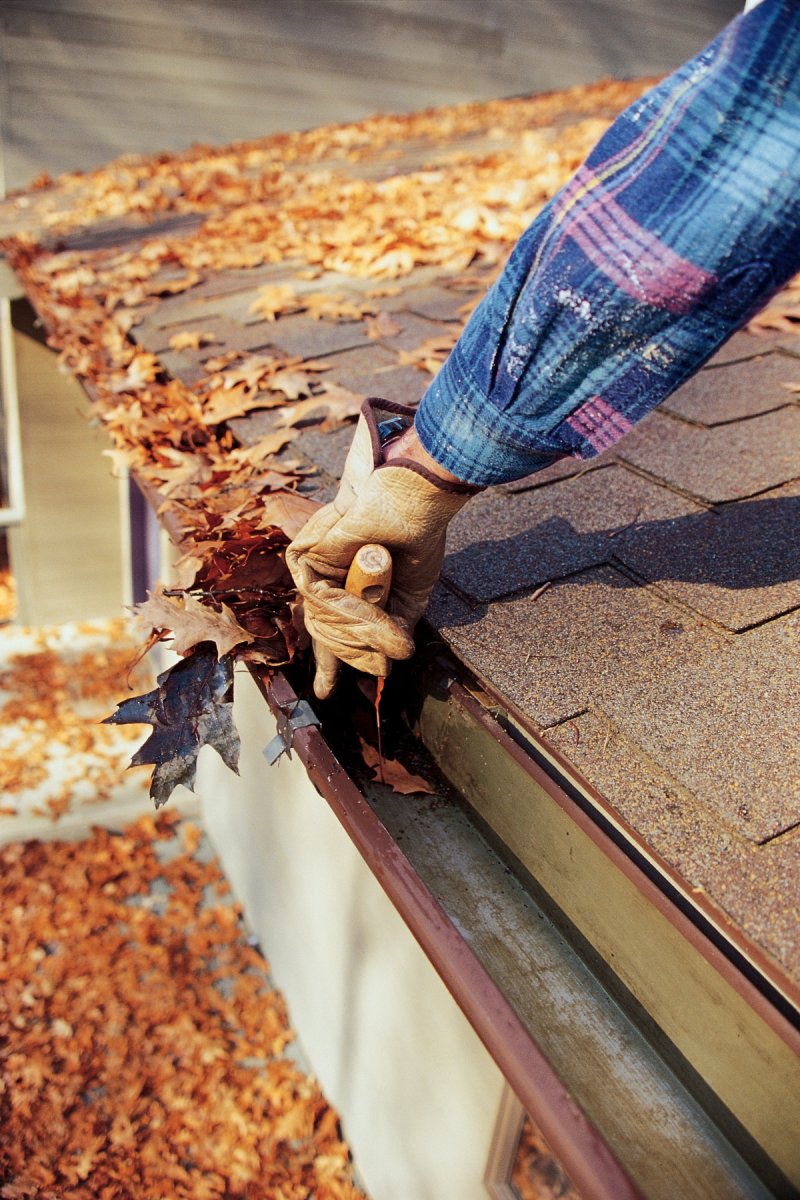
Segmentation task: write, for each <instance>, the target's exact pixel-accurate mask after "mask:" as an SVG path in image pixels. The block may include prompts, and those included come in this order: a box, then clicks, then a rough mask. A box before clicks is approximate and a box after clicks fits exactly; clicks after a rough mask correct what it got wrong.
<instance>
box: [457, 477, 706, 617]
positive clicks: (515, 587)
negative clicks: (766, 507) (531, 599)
mask: <svg viewBox="0 0 800 1200" xmlns="http://www.w3.org/2000/svg"><path fill="white" fill-rule="evenodd" d="M700 511H701V509H700V508H699V506H698V505H696V504H693V503H692V502H691V501H689V500H686V499H685V498H684V497H683V496H679V495H677V493H675V492H671V491H669V489H667V488H662V487H659V486H658V485H656V484H654V483H651V482H650V481H649V480H646V479H644V478H642V477H641V476H640V475H637V474H636V473H635V472H633V471H629V470H627V469H626V468H625V467H624V466H619V465H612V466H609V467H607V468H605V469H603V470H595V471H590V472H588V473H587V474H585V475H581V476H579V477H576V478H572V479H565V480H562V481H559V482H557V483H553V484H552V485H551V486H550V487H544V488H539V489H536V490H535V491H528V492H518V493H516V494H514V495H509V494H507V493H505V492H496V491H489V492H484V493H483V494H482V495H480V496H478V497H476V498H475V499H474V500H472V501H471V502H470V503H469V504H468V505H467V506H466V507H465V508H464V509H462V511H461V513H460V514H459V515H458V517H456V519H455V520H454V521H453V523H452V525H451V528H450V534H449V536H448V542H447V546H448V554H447V558H446V559H445V564H444V575H445V578H446V579H447V580H448V581H450V582H451V583H452V584H454V586H455V587H457V588H458V589H459V591H462V592H464V593H466V594H467V595H468V596H471V597H472V598H473V599H475V600H491V599H494V598H496V597H498V596H506V595H509V594H510V593H512V592H516V591H520V590H521V589H523V588H528V589H530V588H534V587H536V586H537V585H538V584H541V583H544V582H545V581H546V580H548V579H555V578H559V577H561V576H564V575H568V574H570V573H571V572H573V571H580V570H585V569H586V568H587V567H591V566H596V565H598V564H600V563H603V562H607V561H608V560H609V559H610V558H611V557H612V556H613V555H614V554H616V553H617V552H618V551H619V549H620V548H621V547H622V546H624V545H625V543H626V542H627V540H628V538H629V537H631V536H635V534H636V532H637V530H638V529H639V528H640V527H641V526H642V525H644V526H645V527H647V526H648V525H650V524H653V523H655V524H656V525H657V526H658V527H659V528H661V527H663V526H664V524H665V523H666V524H667V525H669V526H671V523H672V522H673V521H674V519H675V518H679V517H685V516H686V515H688V514H696V513H698V512H700Z"/></svg>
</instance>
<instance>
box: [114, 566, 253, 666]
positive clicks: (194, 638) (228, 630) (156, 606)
mask: <svg viewBox="0 0 800 1200" xmlns="http://www.w3.org/2000/svg"><path fill="white" fill-rule="evenodd" d="M219 609H220V611H219V612H216V611H215V610H214V609H213V608H210V607H209V606H208V605H205V604H201V603H200V601H199V600H196V599H195V598H194V596H191V595H188V594H186V595H183V596H167V595H165V593H164V588H163V586H162V585H161V584H157V585H156V590H155V591H154V592H151V593H150V599H149V600H145V601H144V603H143V604H138V605H137V606H136V608H135V610H134V611H135V613H136V619H137V621H138V622H139V623H140V624H141V625H144V626H145V627H146V628H148V629H168V630H170V631H171V633H172V634H173V638H174V640H173V642H172V649H173V650H174V651H175V652H176V653H177V654H186V653H187V652H188V651H189V650H191V649H192V647H193V646H197V645H199V643H200V642H213V643H214V645H215V646H216V647H217V656H218V657H219V658H221V657H222V656H223V655H225V654H228V653H230V651H231V650H232V649H233V647H234V646H241V645H242V644H246V643H250V642H253V641H255V639H254V637H253V635H252V634H251V633H248V632H247V630H246V629H243V628H242V626H241V625H240V624H239V622H238V621H237V620H236V617H235V616H234V615H233V613H232V612H231V610H230V609H229V608H227V607H226V606H225V605H224V604H221V605H219Z"/></svg>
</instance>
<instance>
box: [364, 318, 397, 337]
mask: <svg viewBox="0 0 800 1200" xmlns="http://www.w3.org/2000/svg"><path fill="white" fill-rule="evenodd" d="M402 332H403V326H402V325H400V324H398V322H397V321H395V319H394V317H393V316H391V314H390V313H387V312H379V313H378V315H377V316H375V317H368V318H367V337H368V338H372V340H373V341H375V342H377V341H380V339H381V338H391V337H397V335H398V333H402Z"/></svg>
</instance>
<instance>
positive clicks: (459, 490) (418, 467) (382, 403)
mask: <svg viewBox="0 0 800 1200" xmlns="http://www.w3.org/2000/svg"><path fill="white" fill-rule="evenodd" d="M415 413H416V409H414V408H410V407H409V406H408V405H406V404H395V402H394V401H393V400H382V399H381V398H380V397H378V396H368V397H367V399H366V400H365V401H364V403H363V404H362V406H361V422H360V423H362V422H363V425H364V427H365V432H366V434H367V435H368V437H369V443H370V447H371V451H372V467H373V470H378V469H379V468H380V467H385V466H392V467H404V468H405V469H406V470H408V471H413V472H414V473H415V474H417V475H420V476H421V477H422V478H423V479H425V480H427V482H428V483H430V484H432V485H433V486H434V487H436V488H439V490H440V491H443V492H451V493H453V494H454V495H457V496H463V497H464V498H465V499H468V498H469V497H470V496H474V495H475V494H476V493H477V492H480V491H482V490H483V489H482V488H480V487H475V486H474V485H472V484H469V483H460V482H459V483H457V482H455V481H454V480H448V479H443V478H442V477H441V476H440V475H437V474H435V472H433V471H430V470H428V468H427V467H424V466H423V465H422V463H418V462H416V461H414V460H413V459H410V458H403V457H399V458H393V459H392V461H391V463H386V462H384V458H383V442H382V439H381V431H380V425H381V424H382V423H383V422H384V421H386V420H388V419H389V418H391V417H402V418H405V419H406V420H407V421H408V423H409V425H413V423H414V416H415ZM345 471H346V468H345Z"/></svg>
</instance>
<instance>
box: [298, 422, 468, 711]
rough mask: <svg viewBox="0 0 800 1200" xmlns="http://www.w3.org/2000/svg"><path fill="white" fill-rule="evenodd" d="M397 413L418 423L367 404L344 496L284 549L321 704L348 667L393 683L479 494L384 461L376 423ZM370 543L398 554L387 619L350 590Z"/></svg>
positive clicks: (410, 465) (411, 465) (403, 461)
mask: <svg viewBox="0 0 800 1200" xmlns="http://www.w3.org/2000/svg"><path fill="white" fill-rule="evenodd" d="M397 415H399V416H402V417H406V418H408V419H409V420H412V419H413V415H414V410H413V409H410V408H405V407H404V406H402V405H399V404H393V403H391V402H390V401H388V400H367V401H365V403H364V407H363V408H362V412H361V416H360V418H359V421H358V425H357V427H356V432H355V436H354V438H353V443H352V445H351V447H350V452H349V454H348V456H347V461H346V463H345V467H344V473H343V475H342V481H341V484H340V486H339V491H338V493H337V495H336V498H335V499H334V500H333V501H332V503H331V504H327V505H326V506H325V507H324V508H322V509H320V511H319V512H318V513H315V514H314V516H313V517H311V518H310V520H309V521H308V522H307V523H306V525H305V526H304V527H303V529H302V530H301V531H300V533H299V534H298V536H297V537H296V538H295V540H294V541H293V542H292V543H291V545H290V546H288V547H287V550H286V563H287V565H288V567H289V570H290V571H291V573H292V577H293V578H294V581H295V583H296V584H297V588H298V591H299V593H300V596H301V597H302V600H303V609H304V620H305V625H306V629H307V630H308V632H309V634H310V635H311V639H312V644H313V647H314V656H315V658H316V663H317V672H316V677H315V680H314V692H315V694H316V695H317V696H318V697H319V698H320V699H325V698H326V697H328V696H329V695H330V694H331V692H332V691H333V689H334V687H335V685H336V678H337V675H338V673H339V668H340V666H341V663H343V662H346V663H349V664H350V665H351V666H353V667H356V668H357V669H358V670H360V671H366V672H368V673H369V674H371V675H387V674H388V673H389V664H390V660H392V659H402V658H409V657H410V656H411V655H412V654H413V653H414V641H413V637H412V633H413V630H414V626H415V625H416V623H417V621H418V620H419V618H420V617H421V616H422V614H423V612H424V611H425V607H426V605H427V603H428V597H429V596H430V593H431V589H432V588H433V585H434V583H435V582H436V579H437V577H438V575H439V568H440V567H441V563H442V558H443V556H444V544H445V534H446V531H447V526H448V524H449V522H450V520H451V518H452V517H454V516H455V514H456V513H457V512H458V510H459V509H460V508H462V507H463V505H464V504H465V503H466V502H467V500H468V499H469V497H470V496H471V495H473V494H474V493H475V491H476V490H477V489H476V488H473V487H470V486H469V485H468V484H463V483H459V482H455V481H454V482H450V481H449V480H448V479H446V478H441V477H438V476H437V475H435V474H434V473H433V472H432V471H430V470H428V469H427V468H426V467H425V466H422V465H421V464H420V463H418V462H416V461H413V460H412V459H410V458H394V459H393V460H392V461H391V462H390V463H389V462H386V461H385V460H384V455H383V448H382V446H381V440H380V434H379V430H378V424H379V423H380V422H381V421H382V420H385V419H386V418H388V417H391V416H397ZM444 474H445V475H446V472H445V473H444ZM368 542H378V543H380V544H381V545H383V546H385V547H386V548H387V550H389V552H390V553H391V555H392V562H393V571H392V588H391V592H390V595H389V600H388V603H387V606H386V611H382V610H381V609H380V608H378V607H376V606H375V605H372V604H369V603H368V602H367V601H366V600H361V599H359V598H358V597H356V596H352V595H350V594H349V593H348V592H346V591H345V590H344V583H345V579H346V578H347V572H348V569H349V567H350V563H351V562H352V560H353V558H354V556H355V554H356V552H357V551H358V550H359V549H360V548H361V546H363V545H365V544H366V543H368Z"/></svg>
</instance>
